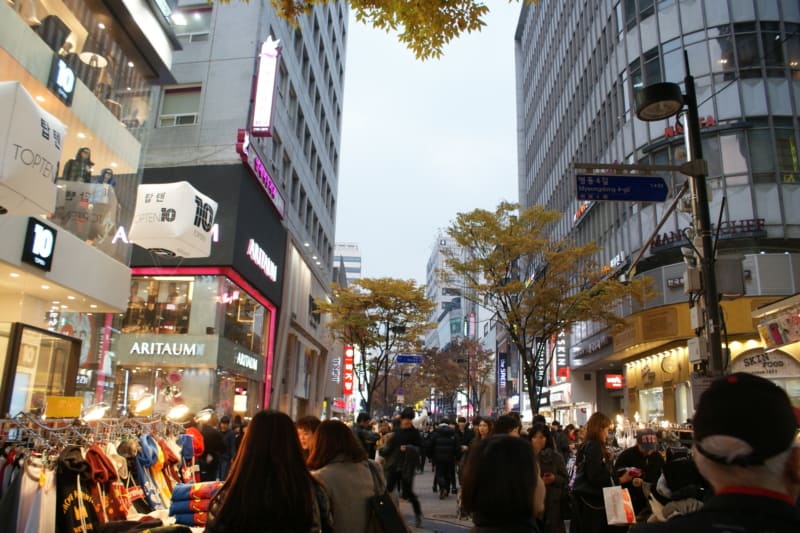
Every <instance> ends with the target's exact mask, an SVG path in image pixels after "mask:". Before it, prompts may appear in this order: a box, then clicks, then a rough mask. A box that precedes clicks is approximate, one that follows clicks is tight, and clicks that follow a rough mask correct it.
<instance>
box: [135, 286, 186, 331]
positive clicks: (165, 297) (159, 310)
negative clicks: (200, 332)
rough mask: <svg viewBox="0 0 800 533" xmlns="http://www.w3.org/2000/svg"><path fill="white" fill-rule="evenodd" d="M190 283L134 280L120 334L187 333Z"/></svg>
mask: <svg viewBox="0 0 800 533" xmlns="http://www.w3.org/2000/svg"><path fill="white" fill-rule="evenodd" d="M192 285H193V283H192V282H191V281H163V280H156V279H149V280H147V279H134V280H132V281H131V295H130V299H129V302H128V308H127V310H126V311H125V315H124V317H123V321H122V328H121V331H122V332H123V333H167V334H171V333H188V332H189V314H190V310H191V299H192Z"/></svg>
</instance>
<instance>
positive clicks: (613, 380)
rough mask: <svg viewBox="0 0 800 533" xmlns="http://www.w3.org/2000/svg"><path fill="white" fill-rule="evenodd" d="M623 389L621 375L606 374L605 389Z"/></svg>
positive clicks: (623, 382)
mask: <svg viewBox="0 0 800 533" xmlns="http://www.w3.org/2000/svg"><path fill="white" fill-rule="evenodd" d="M624 388H625V381H624V378H623V376H622V374H606V389H609V390H621V389H624Z"/></svg>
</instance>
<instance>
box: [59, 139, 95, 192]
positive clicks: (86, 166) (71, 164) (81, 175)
mask: <svg viewBox="0 0 800 533" xmlns="http://www.w3.org/2000/svg"><path fill="white" fill-rule="evenodd" d="M84 150H88V151H89V157H87V158H86V159H83V158H82V157H81V152H83V151H84ZM92 166H94V163H93V162H92V151H91V149H90V148H89V147H88V146H81V147H80V148H78V151H77V152H75V158H74V159H70V160H69V161H67V164H66V165H64V173H63V174H62V176H61V177H62V178H63V179H64V180H66V181H80V182H83V183H89V182H90V181H91V180H92Z"/></svg>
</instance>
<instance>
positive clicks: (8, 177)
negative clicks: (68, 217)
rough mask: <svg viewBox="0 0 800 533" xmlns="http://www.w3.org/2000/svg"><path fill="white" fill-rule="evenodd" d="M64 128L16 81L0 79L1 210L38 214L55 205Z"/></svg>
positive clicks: (12, 212) (11, 212)
mask: <svg viewBox="0 0 800 533" xmlns="http://www.w3.org/2000/svg"><path fill="white" fill-rule="evenodd" d="M65 136H66V127H65V126H64V125H63V124H62V123H61V122H60V121H59V120H58V119H57V118H55V117H54V116H53V115H51V114H50V113H48V112H46V111H45V110H43V109H42V108H40V107H39V106H38V105H36V102H35V101H34V99H33V98H32V97H31V95H30V94H28V92H27V91H26V90H25V89H24V88H23V87H22V84H21V83H19V82H0V150H1V152H0V213H8V214H11V215H40V214H42V213H47V214H49V213H52V212H53V210H54V209H55V206H56V185H55V180H56V176H57V175H58V164H59V160H60V159H61V148H62V146H63V142H64V140H65Z"/></svg>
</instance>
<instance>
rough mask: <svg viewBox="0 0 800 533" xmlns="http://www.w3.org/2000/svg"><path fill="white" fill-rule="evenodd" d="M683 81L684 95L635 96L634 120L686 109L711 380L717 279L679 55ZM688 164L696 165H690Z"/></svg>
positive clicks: (701, 166)
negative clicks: (635, 117)
mask: <svg viewBox="0 0 800 533" xmlns="http://www.w3.org/2000/svg"><path fill="white" fill-rule="evenodd" d="M683 61H684V65H685V68H686V77H685V78H684V79H683V83H684V85H685V87H686V94H682V93H681V88H680V86H679V85H678V84H676V83H656V84H653V85H649V86H647V87H644V88H643V89H641V90H639V91H638V92H637V93H636V94H635V99H636V116H637V117H639V119H640V120H644V121H646V122H653V121H657V120H662V119H666V118H669V117H671V116H674V115H676V114H678V113H679V112H680V111H681V109H683V107H684V106H685V107H686V115H687V117H686V122H687V124H686V127H685V131H686V148H687V161H688V162H689V163H690V166H691V168H692V170H691V174H690V176H691V179H692V182H691V184H692V189H693V191H692V192H693V194H692V199H693V202H692V218H693V225H694V227H695V231H696V234H697V235H699V237H700V249H699V250H697V247H696V246H695V250H696V252H697V253H698V254H699V255H700V257H699V258H698V266H699V268H700V274H701V276H702V281H703V307H705V323H704V326H703V337H704V338H705V340H706V342H707V348H708V356H709V370H710V371H711V375H712V376H718V375H721V374H722V372H723V367H722V361H723V359H722V342H721V338H720V323H721V321H720V309H719V293H718V292H717V277H716V274H715V272H714V262H715V258H714V244H713V241H712V239H711V219H710V216H709V209H708V192H707V190H706V165H705V161H703V145H702V142H701V140H700V122H699V117H698V111H697V95H696V93H695V88H694V78H692V75H691V74H690V72H689V57H688V55H687V54H686V52H684V53H683ZM691 163H698V164H697V165H691Z"/></svg>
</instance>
